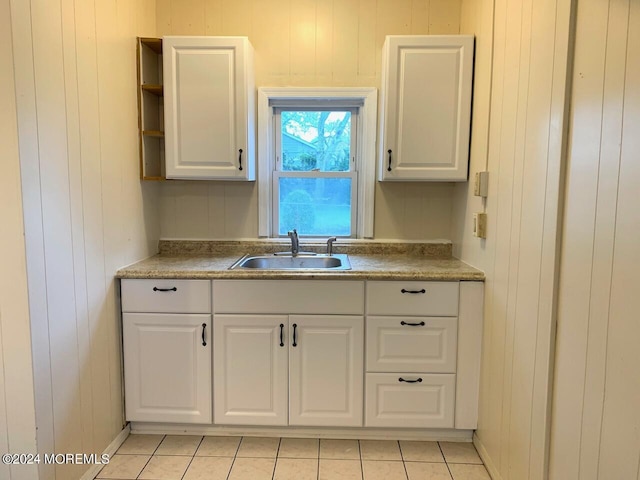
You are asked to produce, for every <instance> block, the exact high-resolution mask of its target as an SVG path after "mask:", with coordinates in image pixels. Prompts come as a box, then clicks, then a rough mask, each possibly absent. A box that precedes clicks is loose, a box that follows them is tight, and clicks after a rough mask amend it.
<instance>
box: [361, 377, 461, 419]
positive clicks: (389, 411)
mask: <svg viewBox="0 0 640 480" xmlns="http://www.w3.org/2000/svg"><path fill="white" fill-rule="evenodd" d="M400 379H402V380H400ZM403 380H405V381H403ZM407 380H408V381H412V382H414V383H408V382H406V381H407ZM455 383H456V376H455V375H450V374H440V375H437V374H436V375H425V374H415V373H410V374H406V375H405V374H400V373H368V374H367V375H366V402H365V405H366V406H365V426H367V427H416V428H453V417H454V403H455V388H456V387H455Z"/></svg>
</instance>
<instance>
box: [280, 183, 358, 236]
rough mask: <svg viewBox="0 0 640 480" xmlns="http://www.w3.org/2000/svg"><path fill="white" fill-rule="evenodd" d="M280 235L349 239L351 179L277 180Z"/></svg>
mask: <svg viewBox="0 0 640 480" xmlns="http://www.w3.org/2000/svg"><path fill="white" fill-rule="evenodd" d="M279 190H280V203H279V212H278V215H279V228H278V234H279V235H286V234H287V232H288V231H290V230H293V229H294V228H295V229H296V230H297V231H298V233H299V234H300V235H318V236H329V235H338V236H347V237H348V236H350V235H351V178H295V177H280V179H279Z"/></svg>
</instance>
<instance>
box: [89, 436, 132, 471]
mask: <svg viewBox="0 0 640 480" xmlns="http://www.w3.org/2000/svg"><path fill="white" fill-rule="evenodd" d="M129 433H131V427H130V426H129V425H127V426H126V427H124V428H123V429H122V431H121V432H120V433H119V434H118V436H117V437H116V438H114V439H113V441H112V442H111V443H110V444H109V445H108V446H107V448H105V450H104V452H102V454H103V455H105V454H106V455H109V457H112V456H113V454H114V453H116V452H117V451H118V449H119V448H120V445H122V444H123V443H124V441H125V440H126V439H127V437H128V436H129ZM102 467H103V466H102V465H93V466H92V467H91V468H90V469H89V470H87V471H86V472H84V475H82V477H80V480H93V479H94V478H96V475H98V473H100V470H102Z"/></svg>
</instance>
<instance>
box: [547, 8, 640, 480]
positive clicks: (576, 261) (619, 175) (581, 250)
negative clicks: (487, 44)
mask: <svg viewBox="0 0 640 480" xmlns="http://www.w3.org/2000/svg"><path fill="white" fill-rule="evenodd" d="M571 112H572V114H571V138H570V140H571V146H570V152H569V156H568V171H567V190H566V200H565V201H566V205H565V217H564V223H563V237H564V239H563V244H562V262H561V270H560V296H559V306H558V341H557V360H556V372H555V382H554V385H555V387H554V395H553V400H554V402H553V405H554V407H553V415H552V419H553V420H552V442H551V447H552V449H551V468H550V475H549V478H550V479H551V480H578V479H579V480H596V479H598V480H609V479H616V480H618V479H619V480H636V479H640V409H639V407H640V374H639V369H640V349H639V348H638V345H639V344H640V276H639V275H638V271H639V269H640V209H639V208H638V185H639V184H640V3H639V2H637V1H635V0H608V1H597V0H580V2H578V7H577V17H576V47H575V64H574V73H573V87H572V97H571Z"/></svg>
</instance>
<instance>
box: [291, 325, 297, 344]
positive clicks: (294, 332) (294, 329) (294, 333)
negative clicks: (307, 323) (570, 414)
mask: <svg viewBox="0 0 640 480" xmlns="http://www.w3.org/2000/svg"><path fill="white" fill-rule="evenodd" d="M296 328H298V324H297V323H294V324H293V344H292V346H294V347H297V346H298V344H297V343H296Z"/></svg>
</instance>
